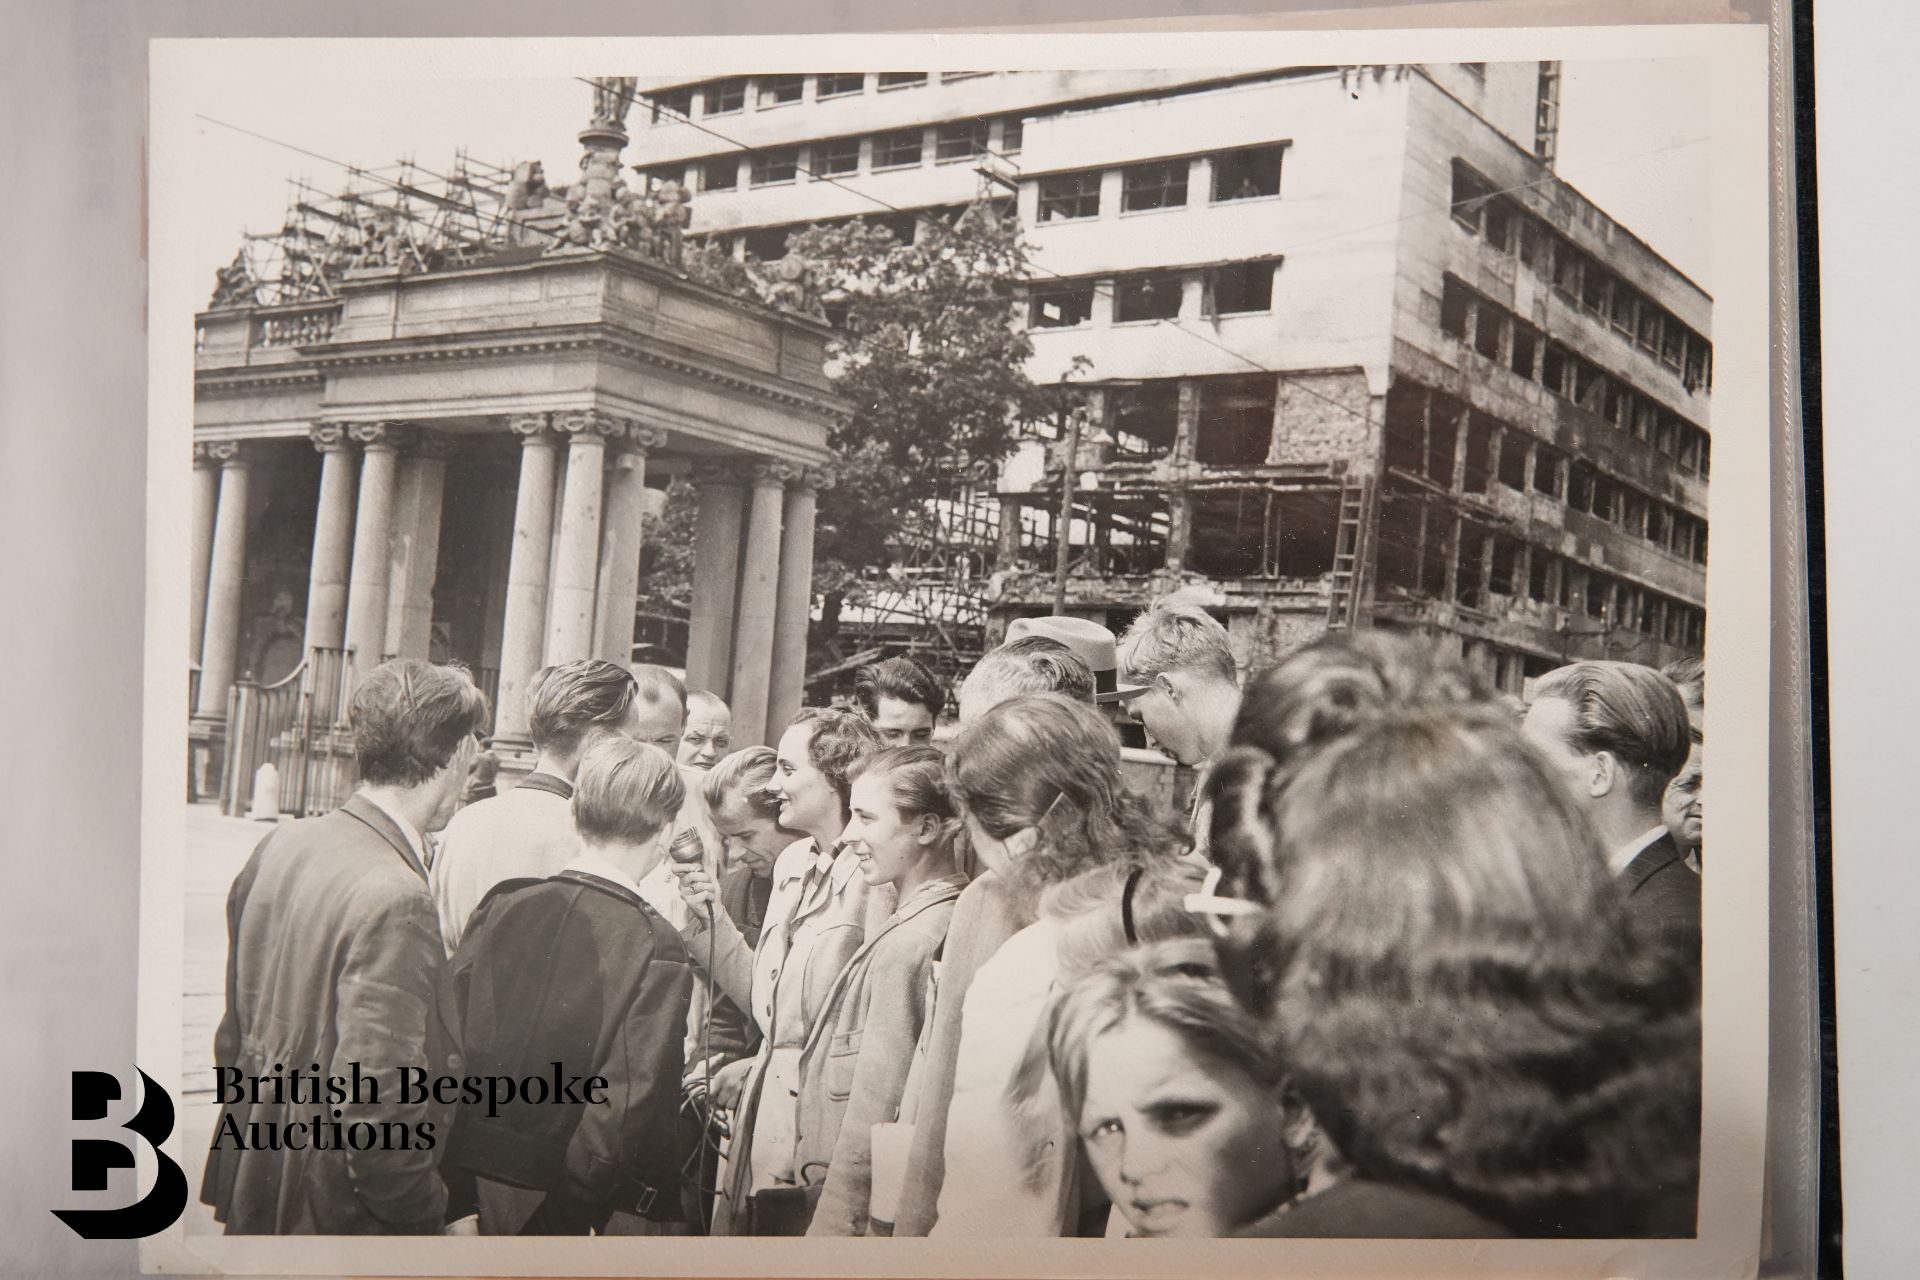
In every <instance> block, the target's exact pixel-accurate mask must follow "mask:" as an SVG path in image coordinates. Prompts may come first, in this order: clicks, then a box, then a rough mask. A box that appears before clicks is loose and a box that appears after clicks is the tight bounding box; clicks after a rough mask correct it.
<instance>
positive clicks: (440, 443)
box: [408, 430, 458, 462]
mask: <svg viewBox="0 0 1920 1280" xmlns="http://www.w3.org/2000/svg"><path fill="white" fill-rule="evenodd" d="M408 452H409V453H411V454H413V455H414V456H416V457H419V458H422V459H424V460H426V461H428V462H445V461H446V460H447V459H448V458H451V457H452V456H453V455H454V454H455V453H456V452H458V445H457V444H456V442H455V440H454V438H453V437H452V436H450V435H448V434H447V433H446V432H444V431H424V430H423V431H421V432H419V433H418V434H417V435H416V436H415V437H414V441H413V447H412V448H411V449H409V450H408Z"/></svg>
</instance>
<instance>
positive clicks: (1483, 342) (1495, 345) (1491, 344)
mask: <svg viewBox="0 0 1920 1280" xmlns="http://www.w3.org/2000/svg"><path fill="white" fill-rule="evenodd" d="M1506 325H1507V314H1506V312H1505V311H1502V310H1501V309H1500V308H1499V307H1496V306H1494V305H1493V304H1492V303H1491V302H1482V303H1481V304H1480V322H1479V325H1478V326H1477V327H1476V328H1475V329H1474V334H1473V349H1474V350H1475V351H1478V352H1479V353H1480V354H1481V355H1483V356H1485V357H1486V358H1487V359H1489V360H1498V359H1499V358H1500V336H1501V332H1502V330H1504V329H1505V328H1506Z"/></svg>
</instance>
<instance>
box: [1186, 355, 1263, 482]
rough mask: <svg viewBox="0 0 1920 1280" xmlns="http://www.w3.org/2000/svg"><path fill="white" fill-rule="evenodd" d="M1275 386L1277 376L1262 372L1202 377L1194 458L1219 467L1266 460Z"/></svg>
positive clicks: (1238, 465)
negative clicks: (1225, 376) (1230, 376)
mask: <svg viewBox="0 0 1920 1280" xmlns="http://www.w3.org/2000/svg"><path fill="white" fill-rule="evenodd" d="M1275 389H1276V384H1275V381H1274V379H1273V378H1272V377H1270V376H1266V375H1261V374H1254V375H1252V376H1250V377H1233V378H1207V379H1204V380H1202V381H1201V383H1200V421H1199V424H1198V432H1197V435H1196V438H1195V440H1194V451H1193V453H1194V460H1195V461H1196V462H1200V463H1203V464H1206V465H1209V466H1217V467H1252V466H1259V465H1260V464H1261V463H1263V462H1265V461H1266V460H1267V448H1268V445H1269V444H1270V443H1271V442H1272V440H1273V408H1274V394H1275Z"/></svg>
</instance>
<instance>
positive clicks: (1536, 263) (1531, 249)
mask: <svg viewBox="0 0 1920 1280" xmlns="http://www.w3.org/2000/svg"><path fill="white" fill-rule="evenodd" d="M1520 261H1522V262H1524V263H1526V264H1527V266H1528V267H1529V268H1531V269H1532V270H1533V271H1535V272H1536V273H1538V274H1540V275H1543V276H1544V275H1549V274H1551V273H1552V271H1553V237H1552V236H1551V235H1549V234H1547V231H1546V229H1545V228H1544V227H1542V226H1541V225H1540V224H1539V223H1537V222H1535V221H1534V220H1533V219H1532V218H1528V219H1527V220H1526V221H1525V222H1523V223H1521V224H1520Z"/></svg>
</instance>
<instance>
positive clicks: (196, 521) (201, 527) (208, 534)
mask: <svg viewBox="0 0 1920 1280" xmlns="http://www.w3.org/2000/svg"><path fill="white" fill-rule="evenodd" d="M219 503H220V465H219V462H218V461H217V460H216V459H215V458H214V457H213V455H212V454H210V453H208V452H207V446H206V445H204V444H199V443H196V444H195V445H194V446H193V514H192V517H191V519H192V521H193V548H192V551H191V556H192V559H191V561H190V562H189V563H190V565H191V568H192V579H191V581H192V584H193V586H192V594H191V595H190V597H189V599H188V604H187V653H188V655H189V656H190V657H191V658H192V660H193V661H195V662H198V661H199V660H200V643H201V641H202V640H203V639H205V638H206V634H207V578H208V576H209V575H210V574H211V573H212V572H213V517H214V512H215V510H216V509H217V508H218V506H219Z"/></svg>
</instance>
